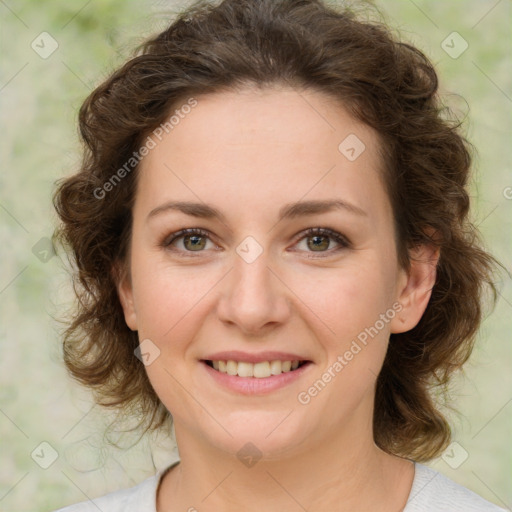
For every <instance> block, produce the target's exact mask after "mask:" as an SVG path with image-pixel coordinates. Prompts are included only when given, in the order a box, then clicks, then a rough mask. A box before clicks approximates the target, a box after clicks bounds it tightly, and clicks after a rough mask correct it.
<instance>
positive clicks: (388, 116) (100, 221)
mask: <svg viewBox="0 0 512 512" xmlns="http://www.w3.org/2000/svg"><path fill="white" fill-rule="evenodd" d="M247 84H252V85H256V86H258V87H265V86H270V85H273V84H286V85H288V86H291V87H294V88H295V89H297V90H299V89H306V88H307V89H312V90H314V91H319V92H322V93H324V94H326V95H328V96H329V97H332V98H335V99H336V100H338V101H341V102H342V104H343V105H344V106H345V107H346V108H347V109H348V111H349V112H350V113H351V115H352V116H353V117H354V118H356V119H358V120H360V121H362V122H364V123H366V124H367V125H369V126H370V127H372V128H373V129H374V130H375V131H376V133H377V134H378V136H379V138H380V141H381V146H382V158H383V162H384V164H385V172H384V175H385V183H386V188H387V192H388V194H389V197H390V200H391V204H392V208H393V213H394V220H395V225H396V226H395V227H396V243H397V249H398V255H399V261H400V264H401V265H402V266H403V267H404V268H408V266H409V261H410V260H409V250H410V248H411V247H413V246H415V245H417V244H421V243H431V244H436V245H437V246H439V247H440V254H441V256H440V259H439V262H438V266H437V279H436V283H435V286H434V288H433V290H432V295H431V299H430V302H429V304H428V306H427V309H426V311H425V313H424V315H423V317H422V319H421V321H420V322H419V323H418V325H417V326H416V327H415V328H414V329H412V330H410V331H408V332H406V333H401V334H392V335H391V338H390V342H389V348H388V351H387V355H386V358H385V361H384V364H383V368H382V371H381V372H380V374H379V376H378V380H377V385H376V399H375V410H374V420H373V421H374V439H375V443H376V444H377V445H378V446H379V447H380V448H381V449H383V450H385V451H386V452H388V453H391V454H395V455H399V456H405V457H408V458H411V459H414V460H417V461H427V460H429V459H432V458H433V457H435V456H437V455H439V453H440V452H441V451H442V450H443V449H444V448H445V447H446V446H447V444H448V443H449V441H450V437H451V431H450V426H449V424H448V422H447V420H446V418H445V417H444V416H443V414H442V413H441V411H440V410H439V407H440V403H438V397H437V398H436V399H435V400H434V394H435V392H436V391H437V390H446V389H447V385H448V383H449V379H450V377H451V376H452V374H453V372H454V370H456V369H459V368H460V367H461V366H462V365H463V364H464V363H465V361H466V360H467V359H468V357H469V356H470V354H471V351H472V349H473V345H474V341H475V335H476V332H477V329H478V327H479V324H480V322H481V319H482V316H483V304H484V291H485V288H486V285H488V286H489V289H490V290H491V291H492V295H493V298H494V301H495V299H496V288H495V286H494V284H493V282H492V276H493V272H494V269H495V264H496V263H497V262H496V260H495V259H494V258H493V257H492V256H491V255H490V254H488V253H487V252H486V251H485V250H483V248H482V247H481V244H480V242H479V238H478V232H477V230H476V228H475V227H474V226H473V225H472V224H471V222H470V220H469V219H468V211H469V196H468V192H467V183H468V178H469V170H470V164H471V146H470V145H469V143H468V142H467V141H466V139H465V138H464V137H463V135H462V134H461V133H460V123H459V122H457V120H456V119H453V118H452V119H451V120H450V118H449V116H447V115H446V113H447V112H449V110H448V109H447V108H446V107H445V106H444V105H443V104H442V103H441V101H440V98H439V96H438V93H437V89H438V79H437V75H436V72H435V70H434V68H433V66H432V64H431V63H430V62H429V60H428V59H427V57H425V55H424V54H423V53H422V52H420V51H419V50H418V49H417V48H415V47H413V46H411V45H409V44H406V43H404V42H400V41H399V40H398V38H397V37H396V36H395V35H393V34H392V33H391V32H390V30H389V29H388V28H387V27H386V26H385V25H384V24H383V23H381V22H378V21H369V20H367V19H362V18H361V17H360V16H359V15H358V14H357V13H355V12H354V11H353V10H351V9H349V8H337V7H335V6H332V5H326V4H325V3H324V2H322V1H321V0H224V1H222V2H220V3H219V2H215V3H213V2H205V1H200V2H196V3H195V4H194V5H192V6H191V7H189V8H188V9H187V10H186V11H185V12H183V13H181V14H180V15H179V16H177V17H176V19H175V20H174V21H173V22H172V24H171V25H170V26H169V27H168V28H167V29H165V30H164V31H163V32H161V33H160V34H158V35H156V36H155V37H153V38H151V39H149V40H148V41H146V42H145V43H144V44H143V45H142V46H141V47H140V48H139V49H138V51H137V54H136V55H135V56H134V57H133V58H132V59H131V60H129V61H128V62H126V63H125V64H124V65H123V66H122V67H121V68H120V69H118V70H117V71H115V72H114V73H113V74H112V75H111V76H110V77H109V78H108V79H107V80H106V81H105V82H104V83H102V84H101V85H100V86H99V87H97V88H96V89H95V90H94V91H93V92H92V93H91V94H90V95H89V97H88V98H87V99H86V100H85V102H84V103H83V105H82V107H81V109H80V114H79V126H80V132H81V136H82V138H83V141H84V143H85V144H84V156H83V162H82V165H81V168H80V170H79V172H78V173H76V174H75V175H73V176H71V177H68V178H66V179H63V180H61V181H60V182H59V183H58V188H57V190H56V193H55V196H54V205H55V208H56V210H57V212H58V214H59V216H60V219H61V220H62V224H61V225H60V226H59V228H58V229H57V230H56V232H55V235H54V237H55V239H56V240H57V241H60V242H61V243H62V244H63V245H64V246H66V247H67V248H68V250H69V251H70V253H71V255H72V257H73V261H74V263H75V267H76V268H75V269H74V284H75V287H74V288H75V292H76V295H77V298H78V302H77V310H76V312H75V314H74V316H73V318H72V319H71V320H70V323H69V325H68V328H67V330H66V332H65V335H64V343H63V354H64V362H65V364H66V366H67V368H68V370H69V372H70V374H71V375H72V376H73V377H74V378H75V379H77V380H78V381H79V382H81V383H82V384H85V385H87V386H89V387H91V388H92V389H93V391H94V395H95V400H96V401H97V403H99V404H101V405H103V406H106V407H114V408H117V409H118V410H121V411H124V412H126V411H127V410H128V408H130V407H131V406H135V407H139V413H140V412H142V415H141V416H142V419H141V423H142V422H147V424H146V431H147V430H148V429H151V430H156V429H157V428H159V427H162V426H163V424H164V423H165V422H166V421H167V420H172V417H171V415H170V413H169V411H167V410H166V409H165V407H164V406H163V405H162V403H161V402H160V400H159V398H158V396H157V395H156V393H155V391H154V390H153V388H152V386H151V384H150V382H149V380H148V377H147V374H146V372H145V368H144V366H143V365H142V364H141V362H140V361H139V359H138V358H136V357H134V350H135V349H136V348H137V347H138V343H139V340H138V336H137V333H136V332H132V331H131V330H130V329H129V328H128V327H127V325H126V323H125V320H124V316H123V309H122V307H121V304H120V301H119V298H118V293H117V283H118V280H119V279H120V276H119V275H118V274H116V272H115V271H114V269H115V268H116V262H122V263H124V264H126V263H127V262H126V259H127V255H128V253H127V248H128V247H129V241H130V233H131V225H132V217H131V211H132V205H133V201H134V195H135V193H136V185H137V166H136V165H135V166H134V167H133V170H132V172H129V170H128V171H127V172H126V173H123V181H122V183H112V177H113V176H114V175H115V174H116V172H118V171H119V170H120V169H121V168H123V165H124V166H125V167H124V169H125V170H126V162H128V161H129V160H130V158H131V157H132V155H133V154H134V152H136V151H137V149H138V148H140V147H141V144H142V143H143V141H144V140H145V137H147V135H148V133H151V131H152V130H154V129H155V128H156V127H157V126H159V125H160V124H161V123H163V122H164V121H165V119H166V118H168V116H169V113H170V112H172V110H173V108H175V106H176V105H178V104H179V103H180V101H182V100H183V98H187V97H191V96H195V95H200V94H208V93H212V92H219V91H222V90H227V89H236V88H237V87H239V86H244V85H247ZM118 176H119V174H118ZM109 180H110V181H109ZM108 182H110V183H111V185H112V186H110V187H109V194H108V198H105V197H104V196H105V193H104V192H101V193H100V192H99V191H102V190H106V188H105V185H106V184H107V183H108ZM429 234H430V235H431V236H429ZM134 410H136V409H134ZM139 426H140V425H139Z"/></svg>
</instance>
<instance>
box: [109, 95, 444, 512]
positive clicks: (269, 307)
mask: <svg viewBox="0 0 512 512" xmlns="http://www.w3.org/2000/svg"><path fill="white" fill-rule="evenodd" d="M197 101H198V104H197V106H196V107H195V108H193V109H192V111H191V112H190V113H189V114H188V115H187V116H186V117H184V119H182V120H181V121H180V123H179V124H177V125H176V126H175V127H174V129H173V130H172V131H170V133H169V134H167V135H165V136H164V137H163V138H162V141H161V142H159V143H158V145H157V146H156V147H155V148H154V149H152V150H151V151H150V153H149V154H148V155H147V156H146V157H145V158H144V159H143V161H142V164H141V167H140V169H139V172H140V174H139V182H138V188H137V193H136V200H135V204H134V210H133V219H134V223H133V232H132V238H131V244H130V257H129V262H128V263H127V268H126V270H127V275H126V277H125V278H124V279H122V280H121V281H120V282H119V287H118V290H119V296H120V300H121V303H122V305H123V309H124V312H125V319H126V322H127V324H128V326H129V327H130V328H131V329H133V330H137V331H138V332H139V339H140V340H141V341H142V340H144V339H148V338H149V339H150V340H151V341H152V343H154V344H155V345H156V346H157V347H158V349H159V350H160V355H159V356H158V357H157V358H156V359H155V360H154V362H152V363H151V364H150V365H148V366H146V371H147V373H148V376H149V379H150V381H151V383H152V385H153V387H154V389H155V391H156V392H157V394H158V396H159V397H160V399H161V400H162V402H163V403H164V405H165V406H166V407H167V409H168V410H169V411H170V412H171V414H172V416H173V418H174V426H175V434H176V440H177V443H178V448H179V453H180V459H181V463H180V464H179V465H178V466H177V467H175V468H173V469H172V470H171V471H170V472H168V473H167V475H166V476H165V478H164V479H163V480H162V484H161V486H160V489H159V492H158V500H157V510H158V511H159V512H163V511H166V512H174V511H178V510H180V511H184V510H196V509H197V510H198V511H201V512H203V511H219V510H223V511H235V510H237V511H238V510H245V511H248V512H252V511H261V510H266V511H270V512H274V511H275V512H277V511H279V512H282V511H290V512H294V511H297V512H299V511H302V510H304V509H307V510H308V511H310V512H311V511H324V510H337V511H356V510H379V511H390V512H391V511H392V512H398V511H399V510H402V508H403V507H404V506H405V503H406V501H407V498H408V495H409V492H410V488H411V485H412V481H413V477H414V466H413V464H412V462H411V461H409V460H406V459H401V458H398V457H395V456H392V455H389V454H387V453H385V452H383V451H382V450H380V449H379V448H378V447H377V446H376V445H375V443H374V441H373V433H372V414H373V405H374V395H375V382H376V378H377V375H378V373H379V371H380V368H381V367H382V363H383V360H384V356H385V353H386V348H387V343H388V339H389V335H390V333H398V332H404V331H407V330H410V329H412V328H413V327H414V326H415V325H416V324H417V323H418V321H419V320H420V318H421V316H422V314H423V312H424V310H425V308H426V305H427V303H428V300H429V298H430V290H431V289H432V287H433V285H434V282H435V265H436V262H437V259H438V256H439V254H438V253H437V252H436V251H435V250H434V249H433V248H431V247H427V246H420V247H417V248H416V249H414V251H413V252H414V254H412V256H413V257H414V260H413V263H412V265H411V268H410V270H409V271H408V272H406V271H405V270H404V269H402V268H400V266H399V264H398V260H397V253H396V247H395V236H394V225H393V217H392V211H391V205H390V202H389V199H388V197H387V194H386V192H385V189H384V185H383V181H382V177H381V174H382V171H381V169H382V162H381V157H380V154H379V139H378V137H377V135H376V133H375V132H373V131H372V130H371V129H370V128H369V127H367V126H366V125H363V124H361V123H360V122H358V121H356V120H354V119H353V118H351V117H350V116H349V114H348V113H347V112H346V110H345V109H344V108H343V106H342V105H340V104H338V103H336V102H334V101H333V99H331V98H329V97H327V96H324V95H323V94H321V93H319V92H314V91H297V90H294V89H289V88H285V87H280V88H277V87H273V88H267V89H265V90H263V91H261V90H256V89H253V88H246V89H243V90H238V91H229V92H219V93H214V94H209V95H204V96H199V97H197ZM349 134H356V135H357V137H358V138H359V139H360V140H362V141H363V142H364V144H365V146H366V149H365V151H364V152H363V153H362V154H361V155H360V156H359V157H358V158H357V159H356V160H354V161H349V160H348V159H347V158H346V157H345V156H344V155H343V154H342V153H341V152H340V151H339V150H338V145H339V144H340V142H342V141H343V140H344V139H345V138H346V137H347V136H348V135H349ZM325 199H341V200H343V201H345V202H347V203H350V204H352V205H355V206H357V207H358V208H360V209H361V210H363V211H364V214H361V215H360V214H355V213H353V212H351V211H348V210H345V209H340V210H333V211H331V212H325V213H317V214H314V215H306V216H301V217H297V218H292V219H285V220H281V221H278V211H279V209H280V208H281V207H282V206H283V205H285V204H287V203H291V202H295V201H305V200H325ZM170 200H173V201H193V202H202V203H208V204H210V205H212V206H214V207H215V208H217V209H218V210H220V211H221V212H222V213H223V215H224V217H225V218H224V219H223V221H222V222H221V221H219V220H215V219H207V218H195V217H192V216H189V215H186V214H184V213H182V212H178V211H174V210H167V211H165V212H163V213H160V214H158V215H154V216H152V217H151V218H150V219H149V220H148V215H149V213H150V212H151V211H152V210H154V209H155V208H157V207H159V206H161V205H163V204H165V203H166V202H168V201H170ZM311 227H312V228H315V227H325V228H330V229H332V230H334V231H336V232H338V233H340V234H342V235H343V236H344V237H346V238H347V239H348V240H349V241H350V244H349V246H348V247H342V246H341V245H339V244H338V243H337V242H336V241H335V240H334V239H333V238H332V237H327V238H326V239H324V238H323V237H322V238H321V239H320V242H321V244H320V245H321V246H322V247H323V249H318V250H316V251H315V249H314V248H313V249H312V248H311V247H310V246H308V240H309V242H312V237H311V236H310V237H309V238H308V237H306V238H305V237H304V235H301V233H302V232H303V231H304V230H305V229H307V228H311ZM183 228H202V229H203V230H206V231H208V232H209V233H210V234H211V236H210V238H209V239H208V238H206V239H202V238H201V239H200V241H201V243H202V244H205V246H204V248H202V249H201V250H200V251H193V250H191V249H190V247H191V246H192V244H191V243H190V242H188V243H187V242H186V241H185V240H184V239H183V238H181V239H179V240H177V241H175V242H174V244H173V246H172V247H173V248H174V251H173V250H172V249H171V248H170V247H165V244H164V243H163V242H165V240H166V239H167V240H168V239H169V235H171V234H172V233H174V232H177V231H179V230H180V229H183ZM247 236H252V237H253V238H254V239H255V240H256V241H257V242H258V244H259V245H260V247H261V248H262V250H263V252H262V254H261V255H260V256H259V257H258V258H257V259H256V260H255V261H253V262H252V263H247V262H246V261H245V260H244V259H242V258H241V257H240V256H239V255H238V253H237V252H236V249H237V247H238V246H239V244H240V243H241V242H242V241H243V240H244V239H245V238H246V237H247ZM328 242H329V245H328V246H327V243H328ZM187 251H188V252H187ZM185 253H186V254H190V253H192V256H191V257H187V256H186V254H185ZM180 254H181V256H180ZM183 254H185V255H184V256H183ZM398 303H399V304H400V305H401V308H402V309H401V311H400V312H399V313H397V314H396V315H394V318H393V319H392V320H390V321H389V322H388V323H386V324H385V326H384V328H383V329H381V330H380V331H379V333H378V335H377V336H375V337H374V338H373V339H370V341H369V342H368V344H367V346H365V347H364V348H363V349H362V350H361V351H360V352H359V353H358V354H357V355H356V356H354V358H353V359H352V360H351V361H350V362H348V364H347V365H346V366H345V367H344V368H343V370H342V371H341V372H339V374H337V376H336V377H335V378H333V379H332V380H331V382H329V383H328V384H327V385H326V386H325V388H324V389H323V390H322V391H321V392H320V393H318V395H317V396H315V397H313V398H312V399H311V401H310V402H309V403H308V404H305V405H304V404H301V403H299V401H298V399H297V396H298V394H299V393H300V392H301V391H305V390H307V389H308V388H309V387H310V386H311V385H312V384H313V383H314V382H315V381H316V380H317V379H319V378H321V376H322V374H323V373H324V372H325V371H326V369H327V368H328V367H330V366H332V364H333V362H334V361H336V358H337V357H338V356H339V355H343V354H344V353H345V352H346V351H347V350H348V349H349V348H350V344H351V342H352V341H353V340H354V339H356V337H357V335H358V334H359V333H360V332H362V331H364V329H365V328H367V327H370V326H373V325H374V324H375V322H376V320H378V319H379V315H381V314H384V313H386V311H389V310H390V309H392V305H393V304H398ZM220 350H242V351H246V352H251V353H254V352H260V351H264V350H278V351H285V352H293V353H297V354H300V355H303V356H304V357H305V358H306V359H309V360H311V361H313V364H312V365H311V366H310V368H309V369H308V370H307V372H304V374H303V376H302V377H301V378H299V379H298V380H295V381H294V382H292V383H291V384H289V385H288V386H286V387H284V388H282V389H279V390H276V391H273V392H272V393H270V394H267V395H262V396H249V397H247V396H242V395H240V394H237V393H235V392H233V391H230V390H226V389H224V388H221V387H220V386H218V385H215V384H212V380H211V378H209V377H210V376H209V375H207V374H206V372H205V369H204V367H203V363H201V362H200V361H199V360H200V359H201V358H205V357H206V356H207V355H208V354H211V353H212V352H214V351H220ZM248 442H251V443H252V444H254V445H255V446H256V447H257V448H258V450H259V451H260V452H261V454H262V458H261V459H260V460H259V461H258V462H257V463H256V464H255V465H254V466H252V467H247V466H245V465H244V464H242V463H241V461H240V460H239V459H238V458H237V455H236V454H237V452H238V451H239V450H240V449H241V448H242V447H243V446H244V445H245V444H246V443H248ZM191 507H195V508H191Z"/></svg>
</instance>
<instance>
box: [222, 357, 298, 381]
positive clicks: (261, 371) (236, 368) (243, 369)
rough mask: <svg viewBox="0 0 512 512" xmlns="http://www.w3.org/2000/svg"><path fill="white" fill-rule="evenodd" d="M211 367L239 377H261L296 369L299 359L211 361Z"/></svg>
mask: <svg viewBox="0 0 512 512" xmlns="http://www.w3.org/2000/svg"><path fill="white" fill-rule="evenodd" d="M212 363H213V367H214V368H215V369H216V370H218V371H219V372H221V373H227V374H228V375H238V376H239V377H255V378H257V379H263V378H265V377H271V376H272V375H280V374H281V373H283V372H289V371H291V370H296V369H297V368H298V367H299V361H278V360H276V361H262V362H260V363H254V364H253V363H247V362H245V361H240V362H237V361H231V360H230V361H212Z"/></svg>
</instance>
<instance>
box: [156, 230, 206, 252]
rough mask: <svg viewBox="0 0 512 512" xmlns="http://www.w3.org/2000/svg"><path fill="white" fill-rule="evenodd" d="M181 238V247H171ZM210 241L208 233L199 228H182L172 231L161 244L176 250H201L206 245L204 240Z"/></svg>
mask: <svg viewBox="0 0 512 512" xmlns="http://www.w3.org/2000/svg"><path fill="white" fill-rule="evenodd" d="M179 240H182V242H183V243H182V247H180V248H178V249H172V247H173V246H176V245H177V244H176V242H178V241H179ZM207 241H210V242H211V240H210V237H209V233H208V232H207V231H204V230H203V229H199V228H190V229H182V230H181V231H178V232H176V233H173V234H172V235H171V236H170V238H167V239H166V240H164V242H163V243H162V245H163V246H164V247H166V248H171V250H176V252H189V253H190V252H201V251H202V250H203V249H204V248H205V247H206V242H207ZM212 243H213V242H212Z"/></svg>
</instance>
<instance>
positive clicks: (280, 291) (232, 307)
mask: <svg viewBox="0 0 512 512" xmlns="http://www.w3.org/2000/svg"><path fill="white" fill-rule="evenodd" d="M271 266H272V265H271V262H269V260H268V258H267V257H266V252H265V251H264V252H263V253H262V254H260V255H259V256H258V258H257V259H256V260H254V261H252V262H250V263H248V262H247V261H246V260H244V259H243V258H242V257H240V256H239V255H235V257H234V264H233V269H232V271H231V272H230V273H229V274H228V276H226V279H225V280H224V288H223V290H222V294H221V297H220V299H219V303H218V308H217V313H218V316H219V319H220V320H221V321H222V322H224V323H226V324H230V325H232V326H233V325H236V326H237V327H238V329H240V331H241V332H243V333H244V334H247V335H252V336H258V335H260V336H265V335H266V334H268V331H269V329H276V328H277V327H279V325H283V324H284V323H285V322H286V321H287V320H288V318H289V317H290V312H291V300H290V299H291V292H290V290H289V289H288V288H287V287H286V285H285V283H284V282H283V280H282V278H280V276H279V275H278V272H277V271H276V270H274V269H273V268H271Z"/></svg>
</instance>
